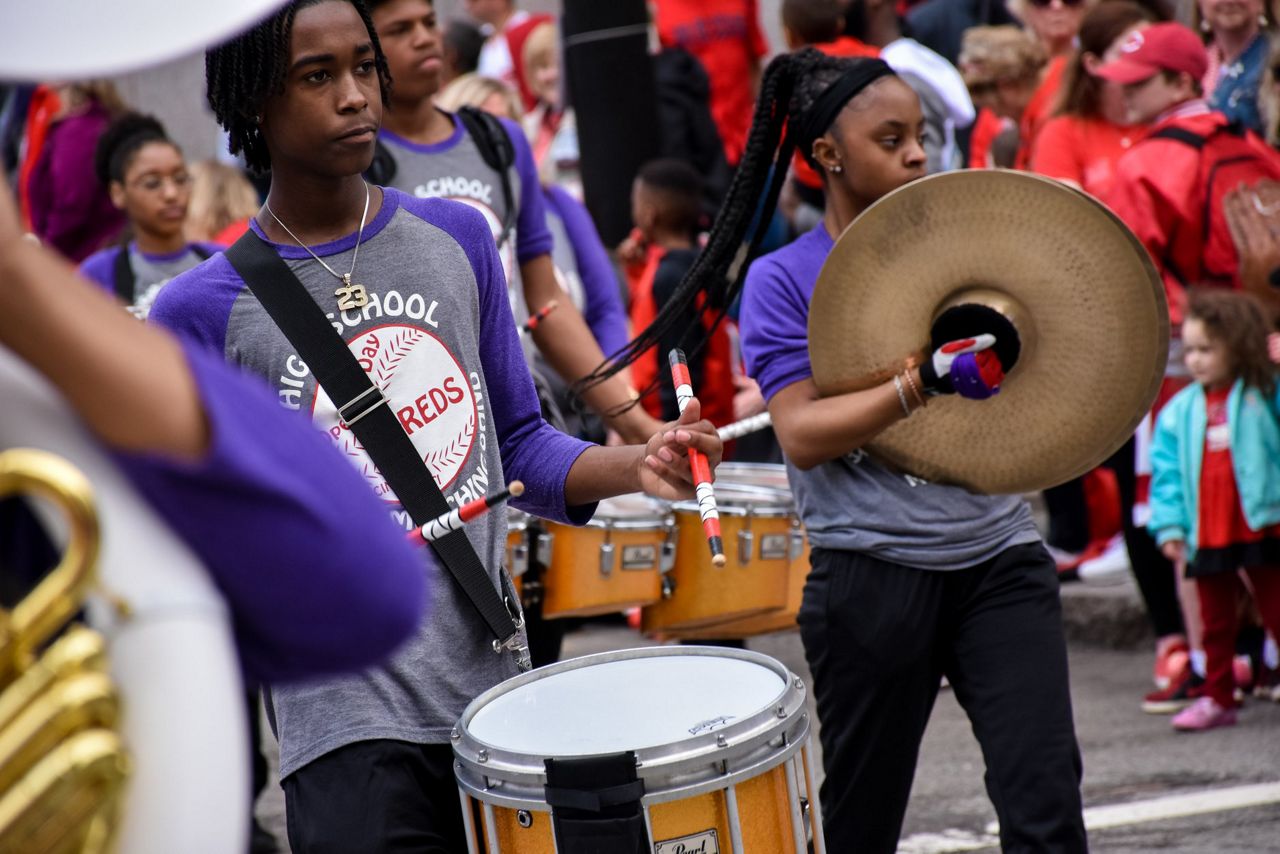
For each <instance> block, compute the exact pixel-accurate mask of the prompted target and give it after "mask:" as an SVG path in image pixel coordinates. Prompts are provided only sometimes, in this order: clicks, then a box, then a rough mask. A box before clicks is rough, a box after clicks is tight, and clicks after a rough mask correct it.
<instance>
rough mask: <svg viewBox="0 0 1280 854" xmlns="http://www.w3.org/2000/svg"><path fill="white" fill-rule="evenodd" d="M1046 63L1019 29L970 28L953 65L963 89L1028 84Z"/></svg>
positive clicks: (1031, 39) (1038, 47)
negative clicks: (960, 79) (1007, 83)
mask: <svg viewBox="0 0 1280 854" xmlns="http://www.w3.org/2000/svg"><path fill="white" fill-rule="evenodd" d="M1048 61H1049V55H1048V53H1046V52H1045V49H1044V45H1042V44H1040V42H1038V41H1036V40H1035V37H1034V36H1032V35H1031V34H1030V33H1028V32H1026V31H1025V30H1023V29H1022V28H1020V27H1016V26H1014V25H1012V24H1006V25H1003V26H999V27H971V28H969V29H967V30H965V32H964V40H963V41H962V42H961V45H960V57H959V59H958V60H957V62H956V64H957V65H959V66H960V74H961V76H962V77H964V82H965V85H967V86H969V87H970V88H972V87H974V86H985V85H991V84H994V83H1001V82H1009V83H1018V82H1030V81H1032V80H1036V79H1038V78H1039V76H1040V69H1042V68H1044V66H1045V63H1047V62H1048Z"/></svg>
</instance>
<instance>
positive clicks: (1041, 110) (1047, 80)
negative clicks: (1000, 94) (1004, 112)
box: [1014, 56, 1067, 169]
mask: <svg viewBox="0 0 1280 854" xmlns="http://www.w3.org/2000/svg"><path fill="white" fill-rule="evenodd" d="M1066 70H1067V58H1066V57H1065V56H1059V57H1057V58H1056V59H1051V60H1049V66H1048V67H1047V68H1046V69H1045V72H1044V77H1043V78H1041V80H1040V85H1039V86H1038V87H1037V88H1036V91H1035V94H1033V95H1032V96H1031V100H1030V101H1028V102H1027V108H1026V109H1025V110H1023V111H1022V120H1021V121H1020V122H1019V123H1018V158H1017V160H1016V161H1014V166H1015V168H1018V169H1026V168H1027V164H1028V163H1029V162H1030V161H1031V146H1032V145H1034V144H1035V141H1036V135H1037V134H1039V133H1040V129H1041V128H1043V127H1044V123H1045V122H1047V121H1048V120H1049V117H1050V116H1051V115H1053V108H1054V107H1055V106H1056V105H1057V103H1058V90H1060V89H1061V88H1062V75H1063V73H1064V72H1065V71H1066Z"/></svg>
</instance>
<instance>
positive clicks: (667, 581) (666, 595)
mask: <svg viewBox="0 0 1280 854" xmlns="http://www.w3.org/2000/svg"><path fill="white" fill-rule="evenodd" d="M674 595H676V580H675V577H674V576H672V575H671V574H670V573H665V572H664V573H663V574H662V598H663V599H670V598H671V597H672V596H674Z"/></svg>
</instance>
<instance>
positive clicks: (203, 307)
mask: <svg viewBox="0 0 1280 854" xmlns="http://www.w3.org/2000/svg"><path fill="white" fill-rule="evenodd" d="M206 67H207V73H208V96H209V102H210V104H211V106H212V107H213V109H214V114H215V116H216V117H217V119H218V121H219V122H220V123H221V124H222V125H223V126H224V127H225V128H226V129H227V130H228V132H229V134H230V141H231V150H232V153H243V154H244V156H245V159H246V161H247V162H248V164H249V166H250V167H251V168H253V169H256V170H264V169H267V168H270V169H271V176H272V177H271V189H270V192H269V194H268V197H267V202H266V203H265V204H264V205H263V209H262V211H261V212H260V213H259V214H258V216H257V217H256V219H255V221H254V223H253V224H252V228H253V229H254V233H255V234H256V235H257V236H258V237H259V238H260V239H262V240H264V241H265V242H266V243H267V245H268V246H270V247H271V248H272V249H273V250H274V251H275V252H276V253H277V254H278V255H279V256H280V257H281V258H282V259H284V260H285V262H286V264H287V265H288V266H289V268H290V270H291V271H292V273H293V274H294V275H295V276H296V277H298V279H299V280H300V281H301V282H302V283H303V286H304V287H305V288H306V290H307V291H308V292H309V293H310V295H311V297H312V298H313V299H314V300H315V301H316V302H317V304H318V305H319V306H320V308H321V310H322V311H324V312H328V314H329V319H330V321H331V323H332V324H333V326H334V327H335V329H337V330H340V334H341V336H342V337H343V338H344V339H345V340H346V341H347V342H348V343H349V345H350V346H351V348H352V351H353V354H354V355H356V356H357V357H358V358H360V359H363V360H365V363H366V364H367V368H366V370H369V371H371V373H372V374H373V375H375V377H374V378H375V379H376V380H377V381H378V382H379V384H380V385H381V386H382V388H383V390H384V393H385V394H386V395H387V397H388V398H389V405H390V407H391V409H392V411H393V412H394V413H395V414H396V415H397V418H398V419H399V421H400V423H401V425H402V426H403V427H404V428H405V430H406V433H408V434H409V435H410V438H411V439H412V441H413V444H414V445H415V448H416V450H417V451H418V453H419V454H420V456H421V458H422V459H423V460H424V461H425V463H426V464H427V465H428V466H429V467H430V468H431V470H432V474H433V476H434V477H435V479H436V481H437V483H438V484H439V485H440V486H441V488H442V491H443V492H444V493H445V495H446V496H448V497H449V498H451V499H452V500H453V502H454V503H459V502H465V501H466V500H468V499H471V498H474V497H477V495H479V494H483V493H484V492H486V491H488V489H489V488H490V485H491V484H494V485H496V484H498V483H501V482H502V481H503V480H515V479H519V480H521V481H523V482H524V484H525V486H526V490H527V491H526V492H525V494H524V496H523V497H522V499H521V500H520V502H518V503H519V504H521V505H522V507H523V509H526V510H529V511H531V512H535V513H537V514H539V515H542V516H545V517H547V518H551V519H558V520H566V521H573V522H577V523H581V522H583V521H586V520H587V519H589V518H590V516H591V513H592V512H593V510H594V506H593V502H596V501H598V500H599V499H602V498H604V497H607V496H610V495H616V494H619V493H625V492H638V491H645V492H648V493H650V494H652V495H656V496H658V497H662V498H676V497H686V496H689V495H691V494H692V492H693V490H692V487H691V483H690V474H689V469H688V464H687V462H686V461H685V454H686V452H687V450H688V449H689V448H690V447H694V448H697V449H699V450H701V451H703V452H704V453H707V454H708V456H709V457H710V458H711V460H712V462H713V463H714V462H718V460H719V457H720V449H721V445H720V442H719V439H718V438H717V437H716V436H715V435H714V428H712V427H711V425H710V424H709V423H707V422H705V421H699V420H698V407H697V405H695V404H691V405H690V407H689V410H688V411H687V412H686V413H685V415H684V417H682V418H681V419H680V421H679V422H678V423H677V424H674V425H667V426H666V427H664V428H663V429H662V430H661V431H660V432H658V433H657V434H655V435H654V436H652V437H651V438H650V440H649V442H648V444H647V445H646V446H626V447H616V448H601V447H596V446H591V445H588V444H586V443H584V442H581V441H578V440H575V439H572V438H570V437H568V436H565V435H564V434H561V433H558V432H557V431H555V430H554V429H552V428H551V427H550V426H548V425H547V424H546V423H545V422H544V421H542V420H541V418H540V415H539V411H538V407H537V402H536V398H535V395H534V389H533V384H532V382H531V380H530V378H529V373H528V370H527V368H526V367H525V365H524V361H523V358H522V355H521V348H520V342H519V338H518V335H517V333H516V329H515V324H514V322H513V320H512V316H511V311H510V308H509V305H508V302H507V299H506V295H507V290H506V283H505V281H504V279H503V276H502V271H501V266H500V262H499V259H498V254H497V250H496V248H495V246H494V241H493V240H492V237H491V233H490V231H489V228H488V225H487V223H486V222H485V220H484V218H483V217H482V216H481V215H480V214H479V213H477V212H476V211H474V210H471V209H468V207H467V206H464V205H460V204H457V203H455V202H450V201H445V200H441V199H417V198H414V197H412V196H409V195H406V194H404V193H401V192H399V191H396V190H394V189H389V188H382V187H377V186H370V185H368V184H367V183H365V181H364V180H363V178H362V177H361V173H363V172H364V171H365V170H366V169H367V168H368V167H369V164H370V161H371V160H372V158H373V155H374V143H375V139H376V134H377V129H378V127H379V124H380V122H381V119H382V108H383V103H384V96H385V93H386V85H387V82H388V77H387V65H386V60H385V58H384V56H383V54H382V52H381V48H380V46H379V42H378V38H377V35H376V33H375V30H374V27H373V23H372V21H371V19H370V17H369V14H368V12H367V11H366V9H365V7H364V5H363V3H361V2H359V0H300V2H295V3H292V4H290V5H289V6H287V7H286V8H285V9H284V10H282V11H281V12H279V13H277V14H276V15H274V16H273V17H271V18H269V19H268V20H266V21H265V22H263V23H262V24H260V25H258V26H257V27H255V28H253V29H251V30H249V31H248V32H246V33H245V34H243V35H242V36H240V37H238V38H237V39H235V40H233V41H231V42H229V43H227V44H225V45H223V46H221V47H219V48H215V49H213V50H211V51H210V52H209V53H208V55H207V58H206ZM357 264H358V266H357ZM338 271H341V272H338ZM335 279H337V280H339V281H340V282H341V283H344V286H343V287H342V288H340V289H339V290H340V291H342V292H345V293H347V294H348V295H350V292H351V291H354V290H357V289H359V290H361V291H363V294H364V297H365V304H364V305H363V306H359V307H357V308H354V309H346V310H342V309H339V308H338V307H337V302H336V300H335V296H337V294H336V293H335V290H334V286H335ZM562 311H563V308H562V309H561V310H560V311H557V312H555V313H554V314H553V315H552V316H551V317H552V318H554V317H556V316H558V315H560V314H561V312H562ZM151 319H152V320H154V321H156V322H159V323H161V324H164V325H167V326H171V327H174V328H178V329H182V330H184V331H186V332H188V333H189V334H191V335H192V336H193V337H195V338H197V339H198V340H201V341H203V342H206V343H208V344H210V345H211V346H214V347H217V348H219V349H221V350H222V351H223V352H224V353H225V355H226V356H227V357H228V358H229V359H231V360H234V361H237V362H239V363H241V364H243V365H245V366H247V367H248V368H249V369H250V370H251V371H253V372H255V373H258V374H260V375H262V376H264V377H267V378H268V379H269V380H270V381H271V382H272V384H273V385H274V386H275V387H276V389H277V391H278V394H279V397H280V400H281V402H282V404H284V405H285V406H287V407H289V408H293V409H301V410H303V411H311V412H312V414H313V417H315V419H316V420H317V422H318V423H319V424H320V425H321V426H322V427H324V428H325V429H327V430H328V431H329V432H330V435H331V436H333V438H334V440H335V442H336V443H337V444H339V446H340V447H342V448H343V449H344V450H345V451H346V452H347V453H348V454H349V455H350V456H351V457H352V459H353V460H354V461H355V464H356V465H358V466H363V470H364V474H365V476H366V478H367V479H368V482H369V483H370V485H371V486H372V487H373V488H374V489H375V490H376V491H378V493H379V494H380V495H382V496H383V498H384V501H386V502H387V504H388V509H389V510H391V511H392V513H393V514H394V515H396V516H397V517H398V518H399V519H400V520H401V521H402V522H406V523H407V524H406V528H408V527H409V526H410V525H411V524H412V523H411V522H410V521H409V520H408V516H407V514H405V513H404V512H403V511H401V510H399V509H398V501H396V500H395V499H394V497H393V496H392V495H390V494H388V492H389V487H388V486H387V484H386V483H385V481H383V479H382V475H381V474H380V473H379V472H378V470H377V469H376V467H374V466H373V465H372V464H371V463H370V461H369V460H368V458H367V456H366V452H365V451H364V449H363V447H362V446H360V445H359V443H358V442H355V441H354V439H353V437H352V434H351V433H350V431H349V430H348V429H347V427H346V426H345V425H343V424H339V423H338V419H337V414H336V411H335V409H334V405H333V403H332V402H330V401H329V399H328V396H327V395H325V394H324V393H323V391H322V390H320V389H318V387H317V385H316V381H315V379H314V377H313V376H312V375H311V372H310V370H309V369H308V368H307V367H306V365H305V364H304V363H302V362H301V361H300V359H299V358H298V356H297V354H296V353H295V352H294V348H293V347H292V345H290V344H289V342H288V340H287V339H286V338H285V336H284V334H283V333H282V332H281V331H280V330H279V329H278V328H276V327H275V325H274V323H273V322H272V321H271V319H270V318H269V316H268V315H267V314H266V312H265V310H264V309H263V308H262V306H261V304H260V303H259V302H258V300H257V299H256V298H255V297H254V296H253V295H252V293H251V292H250V291H249V290H248V289H247V287H246V285H245V284H244V282H243V280H242V279H241V278H240V277H239V275H237V274H236V272H235V271H234V269H233V268H232V267H231V264H230V262H229V261H227V260H226V258H225V257H224V256H221V255H220V256H215V257H214V258H213V259H210V260H209V261H208V262H206V263H205V264H203V265H201V266H200V267H197V268H196V269H195V270H192V271H189V272H187V273H185V274H183V275H181V276H179V277H177V278H175V279H174V280H173V281H172V282H170V284H169V285H168V286H167V287H166V288H165V290H164V291H163V292H162V293H161V295H160V298H159V300H158V301H157V303H156V305H155V307H154V309H153V311H152V315H151ZM548 322H551V321H550V320H549V321H548ZM557 334H559V333H557ZM482 342H483V346H482ZM466 533H467V536H468V538H469V539H470V540H471V541H472V542H473V544H474V545H475V546H476V550H477V552H478V553H479V554H481V555H483V556H484V558H483V562H484V564H485V566H486V567H487V573H488V575H489V580H490V582H491V583H492V584H493V585H494V587H495V588H496V589H498V590H504V589H509V582H507V581H506V580H505V579H504V578H503V576H504V573H503V572H502V570H501V569H500V566H501V560H502V553H503V551H504V546H505V539H506V525H505V519H504V518H502V516H501V515H498V516H495V515H494V514H487V515H485V516H483V517H481V518H480V519H478V520H476V522H474V523H472V524H471V525H469V526H468V528H467V531H466ZM429 566H430V565H429ZM428 587H429V588H430V589H431V590H432V593H433V596H434V601H435V602H436V604H437V607H436V608H435V609H434V611H433V613H432V616H431V618H429V619H428V620H426V621H425V622H424V623H422V624H421V626H420V627H419V630H418V633H417V634H416V635H415V637H414V638H413V639H412V640H411V641H410V642H409V643H408V644H407V645H406V646H405V647H403V648H402V649H401V650H399V651H398V652H397V653H396V654H395V655H394V656H393V657H392V658H391V659H390V660H389V661H388V662H387V663H386V664H384V665H383V666H380V667H377V668H373V669H370V670H367V671H365V672H363V673H361V674H358V675H354V676H349V677H345V678H341V679H331V680H325V681H318V682H313V683H310V684H308V685H305V686H289V687H286V688H283V689H278V690H273V691H272V701H273V707H274V713H275V717H274V724H275V726H276V729H277V733H278V735H279V738H280V744H281V758H280V772H281V776H282V779H283V787H284V789H285V797H286V804H287V809H288V814H289V819H290V820H289V838H290V839H289V841H290V844H291V846H292V848H293V850H294V851H296V852H307V851H319V850H325V851H329V850H343V851H347V850H413V851H458V850H461V849H462V848H463V847H464V842H463V841H462V821H461V813H460V808H459V801H458V795H457V790H456V787H455V785H454V781H453V772H452V757H451V751H450V747H449V735H450V731H451V729H452V726H453V724H454V722H455V721H456V720H457V718H458V715H459V714H460V713H461V711H462V709H463V707H464V706H465V704H466V703H467V702H468V701H469V700H470V699H471V698H473V697H474V696H476V695H477V694H478V693H480V692H481V691H483V690H485V689H487V688H489V687H491V686H493V685H495V684H497V683H498V682H500V681H501V680H502V679H504V678H507V677H510V676H513V675H515V674H516V673H517V671H518V665H517V660H516V656H515V654H514V651H512V650H506V649H504V651H503V652H502V653H501V654H495V653H494V651H493V649H492V648H491V646H490V642H489V641H488V640H487V638H486V631H485V627H484V624H483V623H482V621H481V620H480V618H479V616H478V615H477V613H476V612H475V611H474V610H473V609H472V608H471V606H470V604H469V603H467V602H466V601H465V599H464V598H463V597H462V595H461V591H460V590H459V589H457V587H456V585H454V583H453V582H452V581H450V580H448V579H444V578H442V577H441V574H440V573H434V572H433V573H430V574H429V575H428Z"/></svg>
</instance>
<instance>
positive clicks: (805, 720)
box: [454, 711, 812, 813]
mask: <svg viewBox="0 0 1280 854" xmlns="http://www.w3.org/2000/svg"><path fill="white" fill-rule="evenodd" d="M787 723H788V724H794V725H793V726H790V727H788V726H784V727H782V728H781V730H780V732H781V734H783V735H786V736H787V740H786V744H784V745H783V746H782V747H781V748H780V749H778V750H777V751H776V752H773V753H769V754H767V755H765V756H763V757H761V758H759V759H757V760H756V761H753V762H751V763H750V764H747V765H744V766H742V767H741V768H737V769H735V770H733V771H730V772H729V773H727V774H722V775H719V776H713V777H705V778H701V779H697V780H695V781H693V782H689V783H681V784H678V785H674V786H670V787H664V788H658V789H654V790H653V791H646V792H645V794H644V796H643V797H642V798H641V799H640V802H641V803H642V804H644V805H645V806H647V807H652V806H656V805H658V804H665V803H671V802H673V801H682V800H685V799H687V798H692V797H698V796H700V795H705V794H709V793H711V792H719V791H724V790H725V789H728V788H729V787H730V786H736V785H738V784H740V783H743V782H745V781H747V780H752V779H755V778H756V777H759V776H761V775H762V774H765V773H767V772H769V771H772V770H774V769H775V768H779V767H781V766H782V765H784V764H786V763H787V762H789V761H790V760H791V759H793V758H794V757H795V755H796V754H797V753H799V752H800V751H801V750H802V749H804V748H805V747H806V746H808V743H809V739H810V737H811V736H812V726H811V724H810V722H809V715H808V712H806V711H802V712H801V713H800V714H799V715H792V716H789V717H788V719H787ZM718 732H722V731H718ZM777 738H778V733H776V732H771V733H768V735H767V737H765V736H757V737H756V738H754V739H751V740H750V741H748V742H743V743H742V744H741V745H735V746H737V747H742V746H759V745H760V744H765V745H767V744H768V743H769V742H771V741H773V740H775V739H777ZM454 754H455V758H456V759H458V760H459V761H458V763H457V767H455V775H454V776H455V780H456V782H457V784H458V788H459V789H460V790H462V791H463V792H464V793H465V794H466V795H468V796H469V797H472V798H475V799H476V800H478V801H480V802H482V803H487V804H491V805H493V806H499V807H507V808H510V809H528V810H533V811H535V812H547V813H549V812H551V805H550V804H548V803H547V802H546V801H545V800H540V799H537V798H536V797H522V796H520V795H504V794H501V793H500V790H501V788H502V785H501V784H513V783H519V784H523V785H524V786H525V787H527V790H528V791H530V794H531V795H532V794H533V792H535V791H541V787H543V786H545V785H546V775H545V774H540V775H530V774H527V773H523V772H515V773H512V774H510V775H509V776H505V777H502V778H500V784H499V785H497V786H493V785H489V784H488V781H489V778H490V777H489V775H487V774H485V773H484V769H485V766H484V765H481V764H478V763H476V762H473V761H467V760H465V759H463V758H462V757H461V756H458V755H457V747H456V746H455V749H454ZM525 755H529V754H525ZM575 758H581V757H575ZM708 759H709V756H708V755H698V756H695V757H690V758H687V759H683V760H681V761H680V762H678V763H672V764H669V765H662V766H660V770H661V771H663V772H664V777H665V778H666V779H671V778H675V777H678V776H680V772H681V771H685V769H687V768H697V769H700V770H702V773H703V774H706V773H707V772H706V769H708V768H710V767H712V765H713V763H712V762H710V761H708ZM648 767H650V768H652V767H653V766H648ZM645 769H646V766H644V765H640V766H639V771H638V774H639V776H640V778H641V779H642V780H644V781H645V783H646V787H647V784H648V783H649V782H650V781H649V780H648V779H647V778H646V777H645ZM469 774H474V775H475V776H476V777H478V778H480V779H482V780H484V781H485V785H483V786H481V785H477V784H476V783H475V782H473V781H472V780H471V779H470V778H469V776H468V775H469ZM685 776H688V775H687V774H686V775H685ZM653 782H657V781H653Z"/></svg>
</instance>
